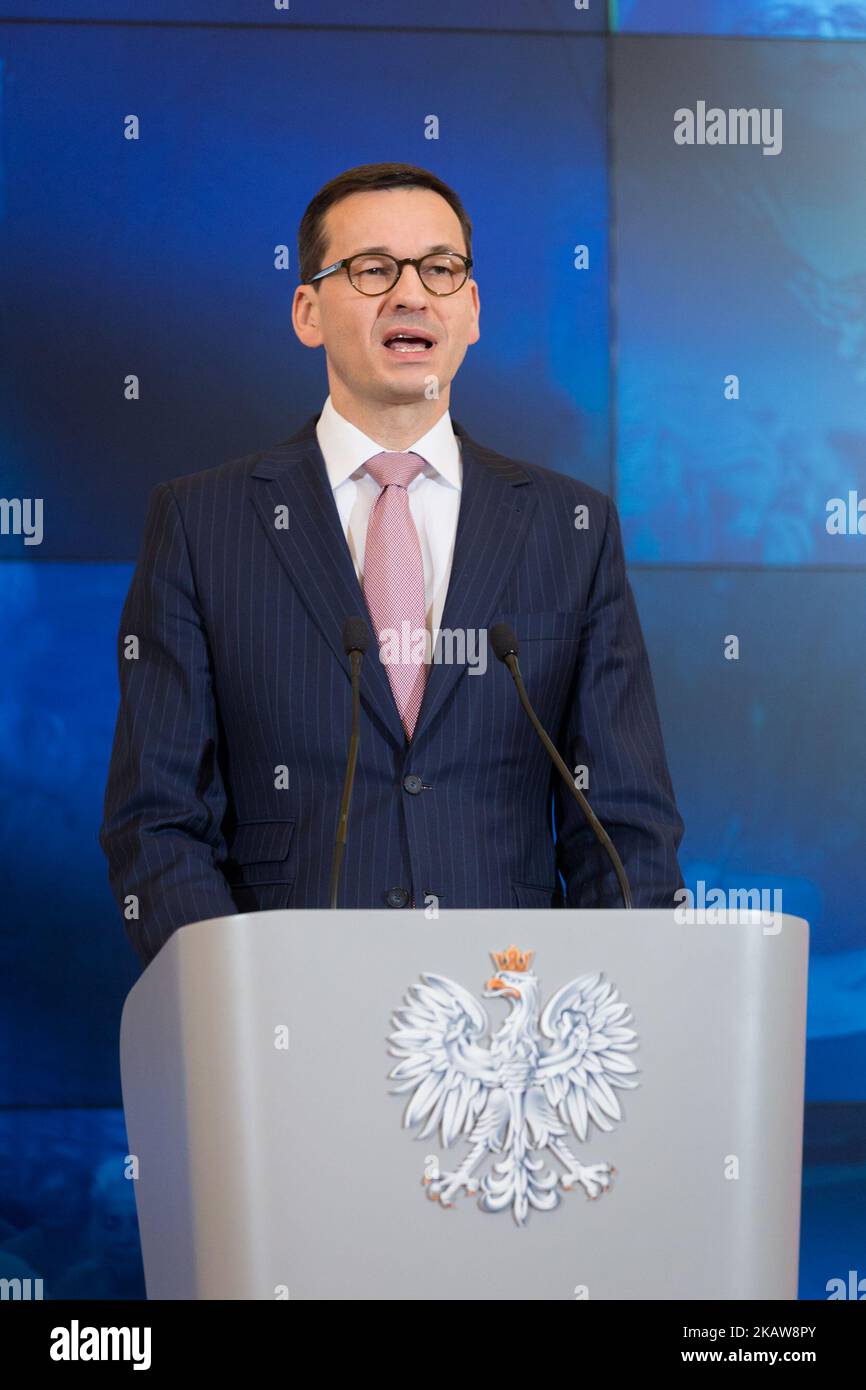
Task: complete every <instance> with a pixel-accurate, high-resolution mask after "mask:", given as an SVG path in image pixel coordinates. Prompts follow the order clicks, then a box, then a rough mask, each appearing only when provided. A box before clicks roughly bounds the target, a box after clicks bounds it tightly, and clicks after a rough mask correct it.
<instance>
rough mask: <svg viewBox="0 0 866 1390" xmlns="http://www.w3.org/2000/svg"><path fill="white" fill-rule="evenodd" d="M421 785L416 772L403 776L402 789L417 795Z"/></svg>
mask: <svg viewBox="0 0 866 1390" xmlns="http://www.w3.org/2000/svg"><path fill="white" fill-rule="evenodd" d="M423 785H424V783H423V782H422V781H421V778H420V777H419V776H418V774H417V772H410V773H408V774H407V775H406V776H405V777H404V778H403V787H404V790H405V791H407V792H411V793H412V795H413V796H417V795H418V793H419V792H420V790H421V788H422V787H423Z"/></svg>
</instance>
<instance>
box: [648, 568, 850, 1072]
mask: <svg viewBox="0 0 866 1390" xmlns="http://www.w3.org/2000/svg"><path fill="white" fill-rule="evenodd" d="M632 584H633V587H634V590H635V594H636V597H637V600H638V605H639V609H640V614H641V619H642V622H643V624H644V631H645V633H646V638H647V645H648V647H649V649H650V657H651V660H652V666H653V675H654V679H655V684H656V690H657V694H658V699H659V708H660V713H661V717H662V722H663V727H664V730H665V733H666V736H667V738H666V743H667V751H668V758H669V762H670V767H671V776H672V777H673V782H674V788H675V790H676V792H677V797H678V800H679V804H680V809H681V811H682V815H683V818H684V820H685V823H686V834H685V837H684V840H683V844H682V848H681V852H680V862H681V864H682V869H683V877H684V878H685V881H686V884H687V886H688V887H690V888H691V889H692V890H693V891H696V890H697V884H698V881H699V880H703V882H704V884H705V885H706V891H707V892H708V891H709V889H710V888H722V889H725V890H728V889H732V888H740V889H744V888H757V889H764V888H766V889H767V890H769V892H770V894H772V891H773V890H774V889H779V890H781V893H782V900H781V901H782V910H783V911H785V912H791V913H794V914H795V915H797V916H801V917H805V918H806V919H807V920H808V921H809V923H810V925H811V932H812V941H811V950H812V965H813V970H812V976H811V979H810V993H809V1051H808V1068H807V1078H806V1084H807V1097H808V1098H809V1099H812V1098H813V1097H814V1098H816V1099H824V1098H827V1097H829V1096H833V1097H837V1098H846V1099H852V1098H857V1099H860V1100H863V1099H866V1068H864V1066H863V1062H864V1060H866V1009H864V1006H863V991H862V985H860V984H858V980H859V981H862V978H863V972H864V970H866V949H864V945H863V903H864V901H866V859H864V857H863V854H862V844H863V825H864V823H866V784H864V781H863V777H862V730H863V726H864V723H866V688H864V683H863V679H862V654H861V652H860V650H859V647H858V644H857V642H855V641H851V640H848V641H842V640H840V631H839V628H838V626H837V622H836V621H835V620H834V615H841V614H844V625H845V627H846V628H847V629H848V631H849V632H853V631H858V632H859V631H862V630H863V626H864V624H866V591H864V585H863V581H862V577H861V576H860V575H859V574H847V573H846V574H834V573H832V572H826V573H822V574H815V573H804V574H799V573H796V572H788V573H785V574H773V573H759V572H749V573H741V574H728V575H722V574H706V573H702V572H692V573H690V574H688V575H682V574H679V575H677V574H670V573H656V572H654V571H653V570H652V569H644V570H641V571H638V572H636V573H634V574H633V576H632ZM729 634H735V635H737V636H738V637H739V640H740V657H739V660H737V661H729V660H725V658H724V656H723V644H724V640H725V638H726V637H727V636H728V635H729ZM768 902H770V903H772V897H770V898H769V899H768ZM694 929H695V930H696V931H697V930H700V927H699V926H697V925H696V926H695V928H694ZM837 953H839V954H838V955H837Z"/></svg>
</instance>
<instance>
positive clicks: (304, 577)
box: [250, 415, 536, 751]
mask: <svg viewBox="0 0 866 1390" xmlns="http://www.w3.org/2000/svg"><path fill="white" fill-rule="evenodd" d="M317 419H318V416H317V415H314V416H311V418H310V419H309V420H308V421H307V423H306V424H305V425H304V426H303V428H302V429H301V430H299V431H298V433H297V434H296V435H294V436H293V437H292V438H291V439H289V440H287V441H286V442H285V443H283V444H280V445H277V446H276V447H275V448H273V449H271V450H269V451H268V453H267V454H265V455H263V456H262V458H260V459H259V460H258V461H257V463H256V465H255V467H254V468H253V469H252V472H251V475H250V476H251V478H252V479H255V480H256V481H255V484H254V490H253V505H254V506H255V508H256V511H257V512H258V514H259V517H260V518H261V521H262V524H263V525H264V527H265V531H266V533H267V535H268V538H269V539H270V541H271V544H272V545H273V546H274V548H275V550H276V552H277V555H278V556H279V559H280V561H281V562H282V564H283V566H284V567H285V569H286V571H287V573H288V575H289V577H290V578H291V581H292V583H293V584H294V586H295V588H296V589H297V591H298V594H299V596H300V598H301V601H302V602H303V604H304V607H305V608H306V610H307V613H308V614H309V617H310V619H311V621H312V622H314V623H315V624H316V626H317V627H318V628H319V630H320V631H321V633H322V635H323V636H324V638H325V640H326V641H327V642H328V645H329V646H330V647H331V649H332V651H333V652H334V655H335V657H336V659H337V662H338V663H339V665H340V666H341V668H342V670H343V672H344V673H345V676H346V679H347V680H350V679H351V668H350V664H349V659H348V657H347V656H346V654H345V652H344V651H343V644H342V626H343V621H344V619H345V618H347V617H350V616H354V615H355V614H358V615H359V616H361V617H363V618H364V619H365V620H366V621H367V623H368V624H369V627H370V633H371V638H372V640H371V644H370V649H369V651H368V653H367V656H366V658H365V660H364V662H363V664H362V667H361V699H362V702H363V703H364V705H365V707H366V709H367V712H368V714H370V715H371V716H372V717H373V718H375V719H376V720H377V721H378V723H379V725H380V727H381V728H382V730H383V731H384V732H385V733H386V734H387V736H388V737H389V738H390V739H391V740H392V742H393V743H394V744H395V745H396V746H397V748H398V749H399V750H401V751H402V750H403V749H404V748H405V747H406V735H405V732H404V729H403V725H402V724H401V722H400V716H399V714H398V711H397V706H396V703H395V701H394V695H393V692H392V690H391V687H390V684H389V682H388V676H387V672H386V669H385V666H384V665H383V664H382V662H381V661H379V660H378V653H377V652H376V647H375V632H374V628H373V623H372V619H371V617H370V613H369V610H368V608H367V604H366V600H365V598H364V593H363V590H362V588H361V586H360V584H359V583H358V578H357V575H356V574H355V566H354V564H353V562H352V556H351V553H350V551H349V546H348V543H347V541H346V537H345V536H344V534H343V528H342V524H341V522H340V516H339V512H338V511H337V504H336V501H335V499H334V494H333V491H332V489H331V485H330V482H329V480H328V472H327V468H326V467H325V460H324V458H323V456H322V451H321V449H320V447H319V441H318V438H317V436H316V421H317ZM452 424H453V427H454V430H455V431H456V433H457V434H458V435H459V436H460V440H461V457H462V463H463V485H462V491H461V497H460V508H459V512H458V520H457V533H456V536H455V541H454V554H453V558H452V565H451V575H450V578H449V583H448V591H447V594H446V599H445V609H444V612H443V614H442V618H441V626H442V628H443V629H445V628H450V629H452V630H461V631H464V632H465V631H466V630H467V629H469V628H473V629H484V630H485V632H486V629H487V627H488V625H489V623H490V620H491V618H492V617H493V616H494V614H495V610H496V601H497V599H498V597H499V594H500V593H501V591H502V588H503V586H504V585H505V582H506V580H507V578H508V576H509V574H510V573H511V570H512V569H513V567H514V564H515V562H516V560H517V558H518V556H519V554H520V550H521V547H522V545H523V540H524V536H525V534H526V529H527V527H528V525H529V523H530V520H531V517H532V513H533V511H534V509H535V506H536V499H535V496H534V489H533V488H532V486H531V478H530V477H529V475H528V474H527V473H526V472H525V471H524V470H523V469H522V468H521V467H520V465H519V464H518V463H515V462H513V461H512V460H510V459H506V458H503V457H502V456H501V455H499V454H494V453H492V452H491V451H490V450H487V449H485V448H483V446H481V445H479V444H476V443H475V442H474V440H472V439H470V437H469V435H468V434H467V433H466V431H465V430H464V429H463V428H462V426H461V425H459V424H458V423H457V421H456V420H454V419H453V417H452ZM280 508H285V509H286V510H285V513H284V514H285V516H287V518H288V526H285V527H277V525H275V518H276V517H277V516H278V515H279V514H280V513H279V512H278V509H280ZM483 640H486V638H485V639H483ZM446 650H447V648H446ZM476 650H477V648H476ZM490 659H495V658H492V653H489V652H488V663H489V660H490ZM466 669H467V668H466V666H465V665H456V664H453V665H444V664H442V663H436V662H434V663H433V665H432V666H431V669H430V675H429V677H428V680H427V686H426V688H425V691H424V699H423V702H422V704H421V710H420V713H419V716H418V722H417V724H416V726H415V732H414V736H413V740H412V747H413V748H414V747H416V746H417V743H418V740H419V737H421V736H423V734H424V733H425V732H426V731H427V730H428V729H429V727H430V725H431V722H432V721H433V719H434V718H435V716H436V715H437V714H438V713H439V711H440V710H441V709H442V707H443V704H444V702H445V701H446V699H447V698H448V696H449V695H450V694H451V693H452V691H453V690H454V689H455V687H456V685H457V683H458V681H459V680H460V679H461V678H462V677H463V676H464V675H465V674H466ZM473 679H475V677H473ZM479 693H480V692H479Z"/></svg>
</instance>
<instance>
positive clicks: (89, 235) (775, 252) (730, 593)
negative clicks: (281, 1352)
mask: <svg viewBox="0 0 866 1390" xmlns="http://www.w3.org/2000/svg"><path fill="white" fill-rule="evenodd" d="M17 8H18V7H17V6H12V5H10V4H8V3H6V0H0V18H2V17H3V16H4V15H6V16H8V15H14V12H15V10H16V9H17ZM720 9H722V10H724V11H725V18H724V20H723V21H722V20H721V19H720V17H719V16H718V14H717V13H716V12H717V11H718V10H720ZM28 16H29V19H28V22H8V23H3V24H0V82H2V92H0V96H2V102H0V152H2V166H0V258H2V264H3V267H4V271H5V276H4V280H5V283H4V298H5V313H4V316H3V318H2V322H0V335H2V342H0V352H2V360H3V362H4V364H5V366H4V374H3V380H2V392H3V409H2V479H0V491H2V495H3V496H6V497H15V496H19V497H20V496H25V497H34V496H38V497H42V498H43V499H44V506H45V537H44V541H43V543H42V545H41V546H39V547H26V546H24V545H23V544H22V540H21V538H20V537H19V536H12V535H10V536H4V535H0V650H2V651H3V654H4V666H5V678H4V680H3V681H2V682H0V716H2V717H0V776H2V786H3V794H2V798H0V846H2V872H3V882H4V893H3V899H4V905H3V925H2V932H0V1028H2V1035H0V1107H2V1108H0V1165H2V1173H0V1176H2V1182H0V1274H4V1273H5V1274H14V1273H15V1272H24V1271H26V1270H31V1271H33V1272H34V1273H37V1274H40V1275H42V1276H43V1277H44V1278H45V1279H46V1281H47V1287H46V1295H47V1296H49V1297H59V1296H63V1295H66V1294H70V1293H71V1294H75V1293H77V1294H79V1295H80V1296H83V1297H116V1298H123V1297H130V1296H134V1295H136V1294H141V1293H143V1284H142V1282H141V1272H140V1261H139V1256H138V1248H137V1236H136V1229H135V1216H134V1206H133V1198H132V1193H131V1185H130V1184H129V1183H128V1182H126V1181H125V1180H124V1178H123V1176H122V1164H123V1157H124V1155H125V1153H126V1141H125V1137H124V1132H123V1122H122V1114H121V1112H120V1111H119V1108H118V1107H119V1104H120V1090H119V1074H118V1055H117V1036H118V1026H119V1018H120V1010H121V1007H122V1003H123V999H124V997H125V994H126V992H127V991H128V989H129V987H130V985H131V984H132V982H133V980H134V979H135V977H136V974H137V963H136V961H135V959H134V957H133V956H132V953H131V951H130V949H129V946H128V944H127V941H126V937H125V934H124V932H123V929H122V926H121V924H120V922H119V919H118V918H117V914H116V909H115V907H114V904H113V901H112V900H111V898H110V895H109V892H108V887H107V877H106V867H105V863H104V861H103V858H102V855H101V852H100V850H99V847H98V845H97V841H96V833H97V830H98V826H99V822H100V819H101V811H102V792H103V787H104V783H105V777H106V773H107V765H108V754H109V750H110V745H111V735H112V731H113V724H114V717H115V712H116V701H117V687H116V672H115V637H116V631H117V623H118V618H119V614H120V608H121V604H122V602H123V598H124V595H125V593H126V589H127V586H128V583H129V579H130V575H131V569H132V561H133V559H134V556H135V554H136V552H137V549H138V543H139V539H140V535H141V527H142V522H143V518H144V506H145V501H146V498H147V495H148V493H149V491H150V489H151V488H152V487H153V485H154V484H155V483H156V482H158V481H160V480H161V479H164V478H170V477H174V476H176V475H177V474H180V473H187V472H194V471H196V470H198V469H200V468H204V467H208V466H211V465H216V464H218V463H220V462H222V461H224V460H225V459H227V458H231V457H234V456H237V455H239V454H242V453H247V452H250V451H251V450H253V449H256V448H261V447H265V446H267V445H268V444H270V443H273V442H275V441H276V440H279V439H283V438H285V437H286V436H287V435H289V434H290V433H292V432H293V431H294V430H295V429H296V428H297V427H298V426H299V425H300V424H301V423H302V422H303V421H304V420H305V419H306V418H307V417H308V416H309V415H311V414H312V413H314V412H315V411H317V410H318V409H319V408H320V406H321V403H322V401H323V399H324V396H325V394H326V391H327V386H326V378H325V372H324V363H323V360H322V355H321V354H319V353H316V354H313V353H310V352H308V351H306V350H305V349H304V348H302V347H301V345H300V344H299V343H298V342H297V340H296V339H295V337H294V334H293V332H292V329H291V324H290V320H289V309H290V300H291V292H292V290H293V288H294V285H295V283H296V269H295V267H296V258H295V237H296V231H297V225H298V222H299V220H300V217H301V214H302V213H303V210H304V208H305V206H306V204H307V202H308V201H309V199H310V198H311V197H312V196H313V194H314V193H315V192H316V190H317V189H318V188H319V187H320V186H321V185H322V184H323V183H324V182H326V181H327V180H328V179H329V178H331V177H333V175H335V174H336V173H338V172H339V171H340V170H342V169H344V168H347V167H349V166H351V165H354V164H360V163H366V162H375V161H379V160H383V159H389V160H390V159H393V160H406V161H408V162H412V163H416V164H420V165H422V166H425V167H429V168H431V169H433V170H434V171H435V172H436V173H438V174H439V175H440V176H441V177H443V178H444V179H445V180H446V182H448V183H450V184H451V185H452V186H454V187H455V188H456V189H457V190H458V192H459V193H460V194H461V196H462V197H463V199H464V202H465V203H466V206H467V209H468V211H469V214H470V216H471V217H472V219H473V221H474V223H475V238H474V244H473V252H474V257H475V262H476V264H475V270H474V274H475V276H476V278H477V280H478V282H479V286H480V293H481V299H482V308H483V313H482V318H481V329H482V337H481V341H480V342H479V343H478V344H477V345H476V346H474V347H473V348H472V349H471V350H470V352H469V354H468V355H467V358H466V361H465V362H464V365H463V368H462V370H461V373H460V375H459V376H458V378H457V381H456V382H455V385H454V387H453V388H452V398H451V409H452V414H453V415H454V416H455V417H456V418H457V419H458V420H460V421H461V423H463V424H464V425H465V426H466V427H467V429H469V431H470V433H471V434H472V435H473V436H474V437H476V438H478V439H479V440H481V441H483V442H484V443H485V444H488V445H490V446H491V447H493V448H496V449H499V450H501V451H502V452H504V453H506V454H510V455H512V456H515V457H518V458H526V459H530V460H532V461H533V462H536V463H540V464H544V465H546V466H548V467H553V468H556V469H559V470H561V471H563V472H568V473H573V474H576V475H578V476H580V477H582V478H584V479H586V480H587V481H588V482H590V483H592V484H594V485H595V486H597V487H600V488H602V489H603V490H604V491H606V492H610V493H611V494H612V495H613V496H614V497H615V499H616V502H617V505H618V507H619V509H620V513H621V516H622V520H623V532H624V536H625V539H626V544H627V548H628V558H629V562H630V572H631V576H632V584H633V587H634V590H635V594H636V597H637V601H638V606H639V609H640V613H641V618H642V622H643V625H644V631H645V635H646V639H647V644H648V647H649V650H650V656H651V660H652V667H653V673H654V678H655V682H656V688H657V693H658V700H659V707H660V713H661V717H662V723H663V727H664V731H665V736H666V746H667V751H668V757H669V761H670V765H671V772H672V776H673V780H674V786H675V788H676V792H677V797H678V801H679V805H680V808H681V810H682V813H683V816H684V819H685V822H686V837H685V840H684V842H683V846H682V852H681V862H682V867H683V872H684V875H685V878H686V882H687V883H689V884H690V885H691V886H693V887H694V886H695V885H696V884H697V882H698V880H703V881H704V882H705V883H706V884H707V885H708V886H711V887H720V888H731V887H737V888H743V887H757V888H762V887H766V888H768V889H769V890H771V891H772V890H774V889H780V890H781V891H782V894H783V903H784V910H785V911H787V912H791V913H795V914H797V915H801V916H804V917H806V918H808V920H809V922H810V923H811V928H812V959H811V967H810V998H809V1045H808V1056H807V1097H808V1101H809V1104H808V1105H807V1115H806V1150H805V1162H806V1167H805V1170H804V1206H803V1259H802V1264H801V1296H804V1297H824V1296H825V1293H824V1289H825V1285H826V1281H827V1280H828V1279H829V1278H832V1277H835V1276H842V1277H845V1276H846V1275H847V1271H848V1270H849V1269H851V1268H855V1269H859V1271H860V1273H861V1275H862V1274H866V1249H864V1246H866V1124H864V1114H866V1106H864V1102H866V1007H864V986H863V981H864V979H866V946H864V933H863V928H862V908H861V904H862V902H863V901H864V896H866V855H864V850H863V829H862V828H863V825H864V821H866V790H864V786H866V783H864V777H863V752H864V737H863V728H864V723H866V718H864V716H866V709H864V703H866V701H864V681H863V632H864V630H866V623H864V619H866V589H864V583H863V578H864V576H863V569H864V545H866V539H864V538H863V537H860V536H854V537H833V536H829V535H828V534H827V531H826V528H825V524H824V523H825V515H826V504H827V501H828V499H829V498H831V497H833V496H839V495H841V496H847V493H848V491H849V489H859V491H860V495H864V494H866V477H864V469H866V466H864V458H866V451H864V443H866V440H864V432H866V430H864V410H863V399H864V385H866V250H864V248H866V193H864V192H863V191H862V190H863V189H866V180H864V178H863V172H864V171H863V169H862V168H861V165H862V163H863V161H864V158H866V155H864V153H863V151H864V149H866V142H864V139H863V133H864V126H866V81H864V76H866V47H864V46H862V45H860V44H858V43H856V42H849V41H846V40H847V39H848V38H849V37H854V38H856V36H857V33H858V32H866V3H864V4H862V5H856V4H855V5H848V6H847V7H845V9H844V14H843V13H842V7H839V6H835V7H834V6H832V5H827V4H823V3H822V4H817V3H816V4H813V5H806V6H797V7H793V6H784V7H782V6H778V5H773V4H763V3H760V4H759V3H755V2H753V3H743V4H735V3H732V4H731V5H730V6H727V5H726V6H718V5H714V6H710V5H709V4H699V3H694V0H689V3H688V4H686V3H682V4H680V3H673V0H670V3H660V0H659V2H657V0H652V3H650V2H649V0H632V2H631V3H626V0H620V3H619V4H618V5H616V6H613V7H612V12H611V16H612V28H613V29H614V30H616V31H617V32H615V33H611V34H609V35H607V36H604V35H603V34H602V33H601V32H600V31H601V30H603V29H604V28H605V24H604V16H603V9H602V6H601V5H599V4H598V3H596V4H591V6H590V11H589V12H580V11H575V10H574V8H573V6H569V5H567V4H553V3H550V4H539V3H538V0H533V2H532V3H529V0H527V3H517V0H512V3H509V4H498V5H497V6H495V7H492V6H490V5H489V4H483V3H481V0H477V3H470V0H460V3H459V4H458V3H457V2H456V0H454V3H443V4H440V5H439V6H437V7H435V15H431V11H430V7H429V6H427V5H426V4H425V5H424V6H423V7H422V5H421V4H420V3H415V4H411V3H407V0H392V3H384V2H381V3H377V5H376V7H375V19H374V20H371V19H370V10H369V7H368V6H361V5H360V4H348V3H339V2H338V0H330V3H324V2H323V0H316V3H315V4H312V3H310V4H308V5H305V4H302V3H300V0H292V5H291V9H290V11H289V12H287V13H279V14H278V13H276V12H275V11H274V8H273V5H272V4H271V5H267V4H264V3H262V4H260V5H258V6H256V5H251V4H249V3H243V4H241V2H240V0H219V3H213V0H208V2H207V3H205V0H171V3H169V2H168V0H158V2H157V0H154V2H153V3H151V4H150V5H149V6H148V20H147V21H146V22H145V21H142V19H141V11H140V7H139V6H137V5H136V6H133V5H132V4H131V3H121V0H114V2H113V3H93V4H90V5H88V4H85V3H73V2H72V0H67V3H63V4H60V3H56V0H55V3H53V4H50V5H49V4H45V5H40V4H38V3H36V2H35V0H31V3H30V5H29V7H28ZM40 16H41V17H44V19H45V20H50V21H53V22H45V23H36V22H30V21H33V20H36V19H38V18H39V17H40ZM161 18H163V19H165V20H166V21H167V22H165V23H164V24H160V23H156V22H153V21H156V20H159V19H161ZM60 20H65V21H69V22H63V23H61V22H59V21H60ZM494 20H495V27H494V24H493V21H494ZM861 20H862V24H863V27H862V29H861V28H860V24H861ZM82 21H87V22H82ZM362 21H363V22H362ZM814 33H817V34H819V35H822V36H824V37H826V38H833V39H835V40H836V41H835V42H821V41H817V40H816V41H811V42H810V41H806V40H807V39H808V36H809V35H810V34H814ZM710 35H714V36H715V38H713V37H709V36H710ZM404 75H408V76H407V77H406V80H405V84H404ZM404 85H405V92H406V94H405V95H401V88H402V87H403V86H404ZM698 99H704V100H706V101H707V104H708V105H718V106H721V107H723V108H727V107H728V106H741V105H757V106H760V107H771V108H773V107H781V108H782V109H783V111H784V146H783V152H782V153H781V154H780V155H778V156H776V157H765V156H762V154H761V150H760V149H759V148H756V147H733V146H730V147H698V146H695V147H682V146H677V145H675V144H674V141H673V138H672V128H673V112H674V110H675V109H676V108H678V107H681V106H689V107H692V108H694V106H695V103H696V101H697V100H698ZM130 112H134V113H136V114H137V115H138V116H139V117H140V119H141V138H140V139H139V140H138V141H135V142H130V141H127V140H124V139H123V133H122V122H123V118H124V117H125V116H126V115H127V114H128V113H130ZM431 112H432V113H435V114H436V115H437V116H438V117H439V121H440V136H439V139H438V140H435V141H430V140H425V138H424V118H425V116H426V115H428V114H429V113H431ZM578 243H585V244H586V245H588V247H589V252H590V264H589V269H588V270H586V271H576V270H575V269H574V267H573V248H574V247H575V245H577V244H578ZM281 244H285V245H287V246H288V247H289V250H290V258H291V261H290V268H289V270H288V271H278V270H275V269H274V248H275V247H276V246H278V245H281ZM516 261H522V262H525V263H526V264H528V265H530V266H531V268H532V273H531V275H530V276H529V277H528V279H527V280H526V282H525V283H523V284H521V285H520V286H519V287H515V285H514V283H513V274H512V269H511V268H512V267H513V265H514V264H515V262H516ZM129 372H135V373H136V374H138V375H139V377H140V379H141V383H142V393H141V399H140V400H139V401H136V402H128V401H125V400H124V398H123V378H124V377H125V376H126V374H127V373H129ZM732 372H733V373H736V374H737V376H738V377H739V379H740V398H739V400H736V401H728V400H725V399H724V395H723V383H724V378H725V377H726V375H727V374H728V373H732ZM729 633H736V634H737V635H738V636H739V638H740V643H741V655H740V659H739V661H736V662H730V661H726V660H724V659H723V654H722V652H723V641H724V638H725V636H726V635H727V634H729Z"/></svg>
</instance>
